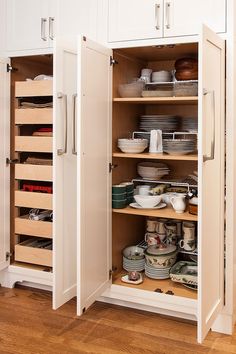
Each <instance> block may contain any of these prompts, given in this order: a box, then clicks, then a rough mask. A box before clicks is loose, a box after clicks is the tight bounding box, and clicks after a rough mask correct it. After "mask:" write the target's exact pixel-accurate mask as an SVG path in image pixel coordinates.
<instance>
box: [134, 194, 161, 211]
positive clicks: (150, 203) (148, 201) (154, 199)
mask: <svg viewBox="0 0 236 354" xmlns="http://www.w3.org/2000/svg"><path fill="white" fill-rule="evenodd" d="M134 199H135V201H136V202H137V203H138V204H139V205H141V207H142V208H153V207H155V206H156V205H158V204H159V203H160V202H161V200H162V197H161V196H160V195H135V196H134Z"/></svg>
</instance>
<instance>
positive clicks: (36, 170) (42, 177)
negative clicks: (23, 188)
mask: <svg viewBox="0 0 236 354" xmlns="http://www.w3.org/2000/svg"><path fill="white" fill-rule="evenodd" d="M15 179H25V180H31V181H46V182H52V166H42V165H27V164H20V163H18V164H16V165H15Z"/></svg>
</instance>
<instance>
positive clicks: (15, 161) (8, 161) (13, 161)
mask: <svg viewBox="0 0 236 354" xmlns="http://www.w3.org/2000/svg"><path fill="white" fill-rule="evenodd" d="M17 162H19V160H18V159H9V158H8V157H7V158H6V165H14V164H16V163H17Z"/></svg>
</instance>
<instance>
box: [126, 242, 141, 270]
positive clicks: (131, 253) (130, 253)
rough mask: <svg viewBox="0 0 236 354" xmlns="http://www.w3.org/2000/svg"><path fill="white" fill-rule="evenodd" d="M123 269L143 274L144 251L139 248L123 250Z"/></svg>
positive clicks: (131, 247)
mask: <svg viewBox="0 0 236 354" xmlns="http://www.w3.org/2000/svg"><path fill="white" fill-rule="evenodd" d="M123 268H124V269H125V270H126V271H127V272H133V271H136V272H142V271H143V270H144V268H145V256H144V249H143V248H141V247H138V246H129V247H126V248H125V249H124V250H123Z"/></svg>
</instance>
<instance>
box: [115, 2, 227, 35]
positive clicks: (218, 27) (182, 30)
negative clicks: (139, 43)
mask: <svg viewBox="0 0 236 354" xmlns="http://www.w3.org/2000/svg"><path fill="white" fill-rule="evenodd" d="M202 23H204V24H206V25H208V26H210V27H211V28H212V29H213V30H214V31H215V32H218V33H219V32H225V31H226V0H197V1H196V0H156V1H154V0H129V1H126V0H113V1H110V2H109V30H108V31H109V35H108V41H109V42H117V41H128V40H137V39H151V38H160V37H176V36H188V35H196V34H199V33H200V29H201V25H202Z"/></svg>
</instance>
